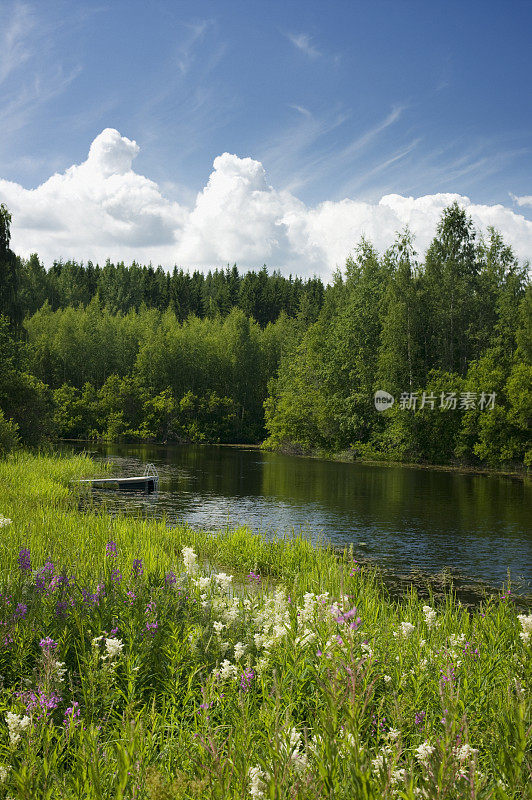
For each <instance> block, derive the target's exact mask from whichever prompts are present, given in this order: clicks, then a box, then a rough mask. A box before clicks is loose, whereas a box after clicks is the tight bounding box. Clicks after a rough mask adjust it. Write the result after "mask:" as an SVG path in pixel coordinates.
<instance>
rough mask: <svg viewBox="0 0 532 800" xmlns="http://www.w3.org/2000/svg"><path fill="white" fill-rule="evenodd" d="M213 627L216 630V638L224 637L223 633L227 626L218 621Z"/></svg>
mask: <svg viewBox="0 0 532 800" xmlns="http://www.w3.org/2000/svg"><path fill="white" fill-rule="evenodd" d="M212 627H213V628H214V631H215V633H216V636H221V635H222V631H223V629H224V628H225V625H224V624H223V622H218V620H215V621H214V622H213V623H212Z"/></svg>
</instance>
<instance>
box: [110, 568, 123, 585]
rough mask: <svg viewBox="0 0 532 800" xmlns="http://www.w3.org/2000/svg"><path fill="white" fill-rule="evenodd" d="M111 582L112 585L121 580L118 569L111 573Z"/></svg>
mask: <svg viewBox="0 0 532 800" xmlns="http://www.w3.org/2000/svg"><path fill="white" fill-rule="evenodd" d="M111 580H112V581H113V583H120V581H121V580H122V573H121V572H120V570H119V569H114V570H113V571H112V572H111Z"/></svg>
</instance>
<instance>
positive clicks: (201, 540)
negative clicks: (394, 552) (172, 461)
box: [0, 454, 532, 800]
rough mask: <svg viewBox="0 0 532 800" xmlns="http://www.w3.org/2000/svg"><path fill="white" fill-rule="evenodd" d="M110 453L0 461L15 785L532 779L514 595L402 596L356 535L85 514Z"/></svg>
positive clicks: (447, 790) (129, 794)
mask: <svg viewBox="0 0 532 800" xmlns="http://www.w3.org/2000/svg"><path fill="white" fill-rule="evenodd" d="M98 469H100V470H101V469H102V468H101V466H96V465H95V464H94V463H93V462H91V461H90V460H89V459H86V458H84V457H76V458H68V459H66V458H65V459H59V458H54V457H45V456H42V457H36V456H30V455H26V454H21V455H17V456H15V457H13V458H10V459H8V460H5V461H2V462H0V514H1V515H3V518H5V519H3V521H0V524H2V527H1V539H0V552H1V556H2V558H1V562H0V584H1V586H0V591H1V597H0V608H1V610H2V615H1V617H0V621H1V622H2V628H1V634H0V635H1V637H2V638H1V642H0V645H1V646H0V673H1V675H2V678H1V682H0V781H1V782H0V798H6V797H11V798H28V800H29V799H30V798H31V799H32V800H33V798H41V797H43V798H44V797H48V798H65V799H66V798H68V800H71V798H72V800H73V799H74V798H84V799H85V798H86V799H87V800H89V799H90V800H92V799H93V798H94V800H96V798H98V800H100V799H101V800H104V799H105V800H108V798H117V799H118V798H124V799H125V798H127V799H128V800H129V799H130V800H133V798H134V799H135V800H144V799H146V800H155V798H157V800H171V799H175V800H185V798H187V799H188V798H190V799H192V798H202V799H203V798H220V800H222V799H223V800H226V798H234V799H235V800H236V799H237V798H238V800H242V799H243V798H254V799H256V798H261V797H264V798H277V799H278V800H284V799H285V798H298V799H301V800H303V798H304V800H317V799H318V798H335V800H353V799H354V798H365V800H378V799H380V798H387V799H388V798H389V799H390V800H396V798H403V800H405V799H406V800H413V798H418V797H422V798H429V799H430V800H432V798H439V799H440V798H441V800H443V799H444V798H448V799H449V800H455V799H456V798H464V800H465V798H498V799H500V800H508V798H512V799H513V800H516V799H517V798H524V797H526V796H527V791H528V790H527V786H529V779H530V769H531V754H530V741H529V733H530V724H531V716H530V705H529V696H528V694H529V690H530V685H531V678H532V658H531V652H532V641H531V639H532V636H531V635H530V629H531V627H532V617H526V616H525V615H519V614H518V613H517V612H516V610H515V608H514V607H513V604H512V601H511V599H510V596H508V595H506V596H505V598H503V599H501V600H498V601H495V600H490V601H487V602H486V603H485V604H484V605H483V606H482V607H481V608H480V609H478V611H474V612H473V613H469V612H468V611H466V610H465V609H464V608H462V607H461V606H460V605H459V604H457V603H456V602H455V601H454V600H453V598H452V597H447V598H446V599H445V601H443V602H441V603H439V604H438V605H436V603H434V602H432V603H430V606H429V603H427V601H426V600H420V599H418V598H417V597H416V596H415V594H413V593H410V594H408V596H406V597H404V598H403V599H402V600H401V601H391V600H389V599H386V596H385V593H384V592H383V590H382V587H381V586H380V585H379V582H378V580H377V579H376V578H375V576H374V574H373V573H372V572H371V571H369V570H367V569H366V568H364V567H361V566H360V565H358V564H357V563H356V562H354V561H353V560H352V558H351V556H350V553H349V552H347V551H346V552H345V553H344V554H343V556H340V557H338V555H337V554H335V553H334V552H333V551H332V550H331V549H329V548H327V547H320V548H313V547H312V546H311V545H310V544H309V543H308V542H307V541H306V540H304V539H302V538H294V539H286V540H278V541H274V542H270V541H267V540H266V539H265V538H263V537H262V536H260V535H254V534H252V533H250V532H249V531H247V530H245V529H240V530H235V531H228V532H226V533H223V534H220V535H218V536H213V535H212V534H209V533H206V532H200V531H195V530H192V529H191V528H188V527H187V526H180V527H177V528H173V529H169V528H167V527H166V525H165V524H164V521H162V522H152V521H150V522H147V521H145V520H142V519H132V518H131V517H128V518H123V517H118V518H109V517H107V516H105V515H103V514H97V513H93V512H87V511H82V510H80V507H79V502H78V497H77V489H76V488H75V487H76V484H75V483H73V481H75V479H77V478H79V477H82V476H85V477H87V476H89V475H91V474H96V472H97V470H98ZM206 565H211V566H210V568H209V569H208V568H207V566H206ZM3 720H5V724H4V722H3Z"/></svg>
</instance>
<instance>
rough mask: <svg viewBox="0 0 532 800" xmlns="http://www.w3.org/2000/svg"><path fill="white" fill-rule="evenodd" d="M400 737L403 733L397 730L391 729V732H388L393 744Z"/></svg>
mask: <svg viewBox="0 0 532 800" xmlns="http://www.w3.org/2000/svg"><path fill="white" fill-rule="evenodd" d="M400 735H401V731H399V730H397V728H390V730H389V731H388V739H389V740H390V741H391V742H395V740H396V739H398V738H399V737H400Z"/></svg>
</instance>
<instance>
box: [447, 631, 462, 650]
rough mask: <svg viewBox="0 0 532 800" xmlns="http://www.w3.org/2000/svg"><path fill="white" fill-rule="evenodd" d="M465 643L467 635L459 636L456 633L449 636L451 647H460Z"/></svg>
mask: <svg viewBox="0 0 532 800" xmlns="http://www.w3.org/2000/svg"><path fill="white" fill-rule="evenodd" d="M464 642H465V633H461V634H460V636H457V634H456V633H451V635H450V636H449V644H450V645H451V647H459V646H460V645H462V644H463V643H464Z"/></svg>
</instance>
